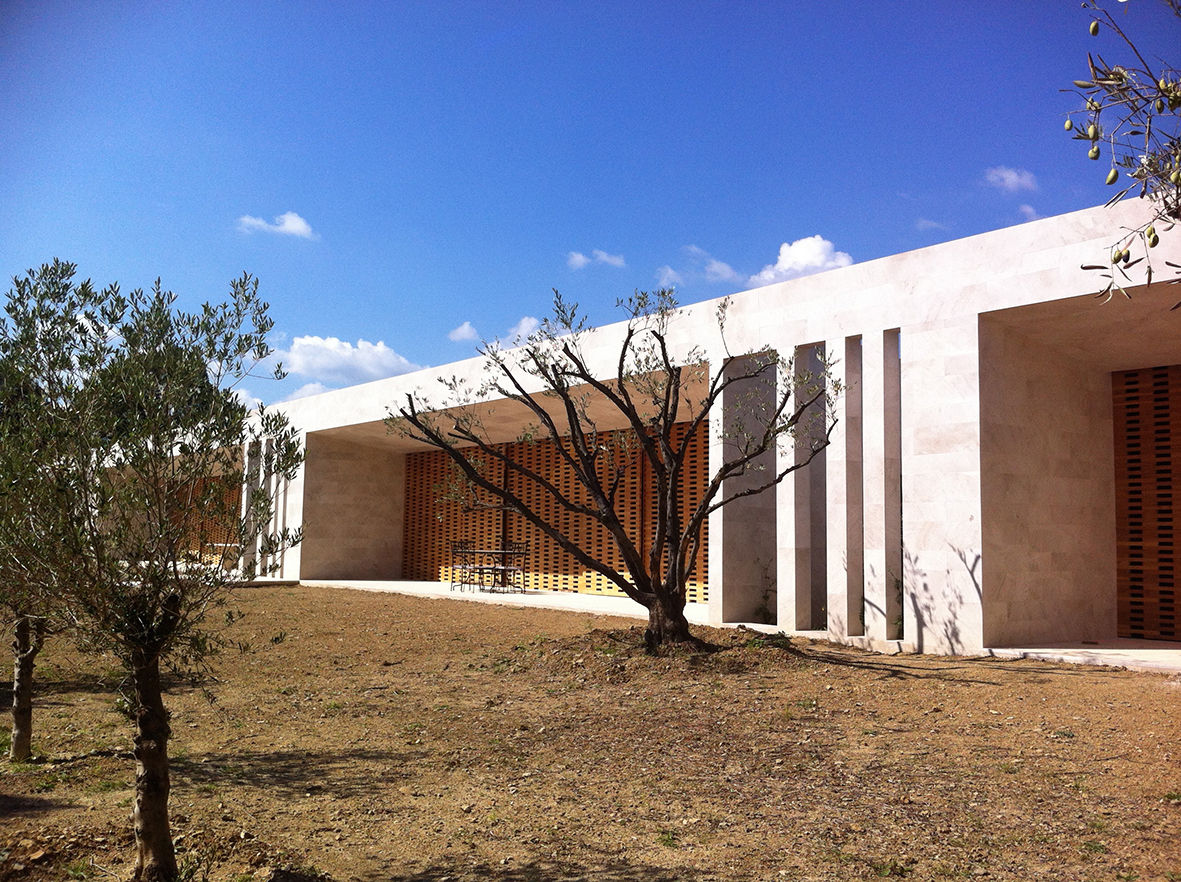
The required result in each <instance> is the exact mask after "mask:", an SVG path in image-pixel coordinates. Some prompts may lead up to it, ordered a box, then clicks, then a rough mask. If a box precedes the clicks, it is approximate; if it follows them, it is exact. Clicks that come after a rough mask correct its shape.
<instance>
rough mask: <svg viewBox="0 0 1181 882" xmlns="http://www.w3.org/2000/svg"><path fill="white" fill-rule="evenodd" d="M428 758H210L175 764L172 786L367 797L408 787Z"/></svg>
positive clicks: (366, 752)
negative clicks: (377, 787)
mask: <svg viewBox="0 0 1181 882" xmlns="http://www.w3.org/2000/svg"><path fill="white" fill-rule="evenodd" d="M429 755H430V752H429V751H427V750H407V751H385V750H371V749H367V748H353V749H350V748H340V749H337V750H325V751H310V750H268V751H234V752H227V753H209V754H205V755H203V756H199V757H194V756H187V757H182V758H176V759H173V760H172V762H171V771H172V776H173V779H174V781H176V782H178V783H180V784H182V785H188V786H192V787H202V786H216V785H219V784H226V783H229V784H237V785H247V786H250V787H266V788H268V789H271V790H274V791H275V792H277V793H279V794H281V795H284V796H289V797H290V796H303V795H305V794H308V793H321V792H323V793H331V794H332V795H333V796H337V797H341V798H344V797H351V796H364V795H367V794H371V793H372V792H373V785H374V782H375V781H382V782H391V781H405V780H409V779H410V778H412V777H413V774H412V773H411V772H410V771H408V770H410V769H414V768H416V767H417V765H418V764H419V763H420V762H421V761H422V760H423V759H424V758H426V757H427V756H429Z"/></svg>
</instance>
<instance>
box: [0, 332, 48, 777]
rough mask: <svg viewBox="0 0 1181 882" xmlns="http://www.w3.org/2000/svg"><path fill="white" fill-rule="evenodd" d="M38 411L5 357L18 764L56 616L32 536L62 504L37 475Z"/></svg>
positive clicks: (6, 547)
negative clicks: (35, 522) (34, 524)
mask: <svg viewBox="0 0 1181 882" xmlns="http://www.w3.org/2000/svg"><path fill="white" fill-rule="evenodd" d="M38 411H39V404H38V400H37V397H36V395H35V394H34V390H33V389H32V388H31V386H30V384H28V383H26V382H25V381H24V379H23V377H21V376H20V374H19V373H18V372H17V371H16V370H15V369H14V368H13V365H12V362H11V360H10V359H8V358H5V357H4V356H2V355H0V618H2V620H3V621H4V622H5V623H6V625H7V626H8V627H10V628H11V632H10V633H11V634H12V708H11V711H12V732H11V738H10V741H9V749H8V757H9V759H10V760H11V761H12V762H27V761H28V760H29V759H30V758H31V756H32V735H33V695H34V691H35V690H34V685H33V672H34V665H35V662H36V659H37V655H38V654H39V653H40V651H41V649H42V647H43V646H44V642H45V637H46V636H47V634H48V633H49V632H50V630H51V621H52V618H53V617H52V613H53V605H52V599H53V591H52V586H51V585H50V584H49V579H48V578H47V577H49V576H50V575H51V572H50V569H49V568H48V567H46V566H45V565H44V564H43V562H42V555H43V554H44V553H45V551H46V549H44V548H41V547H38V546H37V545H35V544H33V543H31V542H30V541H29V539H30V538H31V536H32V533H31V531H30V530H29V521H30V520H31V519H32V513H33V512H36V513H37V514H38V515H39V516H47V515H48V516H52V514H53V512H54V510H55V506H54V502H55V500H54V498H53V497H52V495H51V496H49V497H48V498H46V496H45V494H46V491H47V489H48V488H46V487H45V486H44V485H43V484H41V483H40V482H39V481H37V480H36V463H37V457H38V452H39V450H40V446H39V442H38V437H37V436H38V432H37V431H36V427H37V419H38Z"/></svg>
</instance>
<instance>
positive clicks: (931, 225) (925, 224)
mask: <svg viewBox="0 0 1181 882" xmlns="http://www.w3.org/2000/svg"><path fill="white" fill-rule="evenodd" d="M914 228H915V229H916V230H947V224H941V223H939V221H933V220H930V219H928V218H925V217H920V218H919V219H918V220H917V221H915V222H914Z"/></svg>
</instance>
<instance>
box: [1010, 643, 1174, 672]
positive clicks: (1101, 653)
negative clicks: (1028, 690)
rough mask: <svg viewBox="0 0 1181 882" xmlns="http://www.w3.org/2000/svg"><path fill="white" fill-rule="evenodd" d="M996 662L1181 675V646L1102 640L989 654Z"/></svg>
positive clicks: (1025, 647)
mask: <svg viewBox="0 0 1181 882" xmlns="http://www.w3.org/2000/svg"><path fill="white" fill-rule="evenodd" d="M987 652H988V654H989V655H991V656H993V657H994V658H1036V659H1042V660H1045V661H1061V662H1070V663H1071V664H1075V665H1111V666H1112V667H1117V668H1127V669H1128V670H1130V671H1163V672H1166V673H1168V672H1181V643H1176V642H1173V641H1169V640H1128V639H1123V638H1119V639H1112V640H1100V641H1098V642H1096V643H1064V644H1062V645H1060V646H1015V647H1000V648H997V649H989V650H987Z"/></svg>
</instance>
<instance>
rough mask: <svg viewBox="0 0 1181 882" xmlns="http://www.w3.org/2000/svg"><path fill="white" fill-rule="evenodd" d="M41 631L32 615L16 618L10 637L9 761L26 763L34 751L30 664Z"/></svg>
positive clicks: (34, 656) (38, 644)
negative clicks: (10, 736) (10, 726)
mask: <svg viewBox="0 0 1181 882" xmlns="http://www.w3.org/2000/svg"><path fill="white" fill-rule="evenodd" d="M43 636H44V635H43V633H42V629H41V628H40V627H39V626H38V625H37V623H35V622H34V621H33V619H32V617H31V616H17V619H16V628H15V630H14V634H13V638H12V743H11V744H10V745H9V748H8V758H9V759H10V760H11V761H12V762H14V763H23V762H27V761H28V760H29V758H30V757H31V756H32V748H33V662H34V661H35V660H36V658H37V653H38V652H40V651H41V644H42V639H43Z"/></svg>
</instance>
